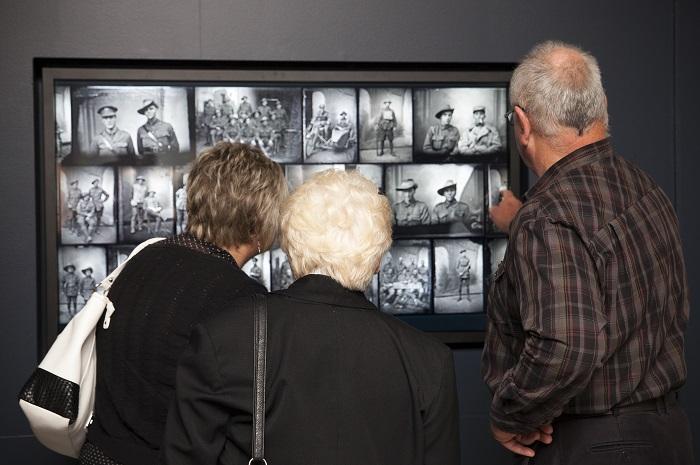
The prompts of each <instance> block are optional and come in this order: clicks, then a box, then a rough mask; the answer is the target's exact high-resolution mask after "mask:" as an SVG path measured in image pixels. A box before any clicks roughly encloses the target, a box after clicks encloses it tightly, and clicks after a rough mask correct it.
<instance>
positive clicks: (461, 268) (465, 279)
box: [456, 250, 472, 300]
mask: <svg viewBox="0 0 700 465" xmlns="http://www.w3.org/2000/svg"><path fill="white" fill-rule="evenodd" d="M456 268H457V275H458V276H459V299H457V300H462V287H463V286H466V288H467V299H469V298H470V297H469V294H471V292H470V291H469V281H470V280H471V268H472V266H471V263H470V262H469V258H467V256H466V250H461V251H460V252H459V258H458V259H457V267H456Z"/></svg>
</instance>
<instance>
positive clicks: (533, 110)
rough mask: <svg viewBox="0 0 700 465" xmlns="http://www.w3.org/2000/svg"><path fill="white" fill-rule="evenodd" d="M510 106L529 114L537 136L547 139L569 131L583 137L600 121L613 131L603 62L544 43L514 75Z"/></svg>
mask: <svg viewBox="0 0 700 465" xmlns="http://www.w3.org/2000/svg"><path fill="white" fill-rule="evenodd" d="M557 52H561V53H557ZM510 101H511V103H512V104H513V105H517V106H519V107H520V108H522V109H523V110H524V111H525V113H526V114H527V115H528V118H529V119H530V122H531V124H532V126H533V130H534V131H535V132H537V133H538V134H541V135H543V136H546V137H553V136H556V135H557V134H558V133H560V132H561V130H562V129H564V128H574V129H576V130H577V131H578V133H579V135H581V134H583V133H584V132H585V131H586V129H588V128H589V127H590V126H591V125H592V124H593V123H594V122H597V121H598V122H601V123H603V125H604V126H605V128H606V129H607V128H608V110H607V102H606V99H605V91H604V90H603V83H602V80H601V77H600V68H599V67H598V62H597V61H596V59H595V58H594V57H593V55H591V54H590V53H588V52H585V51H583V50H581V49H580V48H578V47H576V46H574V45H570V44H567V43H564V42H558V41H547V42H543V43H541V44H538V45H536V46H535V47H534V48H533V49H532V50H531V51H530V52H529V53H528V54H527V55H526V56H525V58H524V59H523V61H522V63H520V65H519V66H518V67H517V68H516V69H515V71H514V72H513V77H512V78H511V81H510Z"/></svg>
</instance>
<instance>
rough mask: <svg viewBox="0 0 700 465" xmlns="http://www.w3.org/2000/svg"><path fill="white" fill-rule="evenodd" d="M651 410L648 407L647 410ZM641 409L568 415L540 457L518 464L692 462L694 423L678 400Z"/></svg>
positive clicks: (559, 421) (687, 464) (539, 452)
mask: <svg viewBox="0 0 700 465" xmlns="http://www.w3.org/2000/svg"><path fill="white" fill-rule="evenodd" d="M644 410H646V411H644ZM644 410H642V411H639V410H636V411H621V412H619V411H615V412H612V413H611V414H609V415H601V416H586V417H584V416H577V415H563V416H562V417H560V418H559V419H557V420H556V421H555V422H554V424H553V427H554V436H553V439H554V440H553V441H552V443H551V444H549V445H544V444H540V443H538V445H537V446H536V447H535V457H533V458H529V459H528V458H523V457H519V458H518V459H517V462H516V463H520V464H529V465H532V464H537V465H554V464H556V465H579V464H581V465H583V464H585V465H616V464H630V465H691V464H693V463H695V462H694V461H693V444H692V437H691V434H690V425H689V423H688V418H687V417H686V415H685V412H684V411H683V409H682V408H681V407H680V406H679V405H678V404H677V403H676V402H672V403H670V405H669V404H668V403H666V402H659V403H658V405H656V406H655V407H652V408H649V409H644Z"/></svg>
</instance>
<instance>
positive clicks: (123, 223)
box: [119, 166, 175, 243]
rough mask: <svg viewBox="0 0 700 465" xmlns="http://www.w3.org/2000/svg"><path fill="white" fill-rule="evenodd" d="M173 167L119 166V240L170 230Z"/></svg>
mask: <svg viewBox="0 0 700 465" xmlns="http://www.w3.org/2000/svg"><path fill="white" fill-rule="evenodd" d="M173 203H174V202H173V169H172V168H170V167H166V166H149V167H133V166H129V167H122V168H120V169H119V205H120V230H119V237H120V242H127V243H140V242H143V241H145V240H146V239H148V238H151V237H164V236H171V235H172V234H173V230H174V228H173V226H174V214H175V211H174V210H175V208H174V205H173Z"/></svg>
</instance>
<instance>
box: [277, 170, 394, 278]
mask: <svg viewBox="0 0 700 465" xmlns="http://www.w3.org/2000/svg"><path fill="white" fill-rule="evenodd" d="M281 228H282V235H281V245H282V249H284V251H285V252H286V253H287V256H288V257H289V261H290V264H291V267H292V272H293V273H294V277H295V278H297V279H298V278H301V277H302V276H306V275H308V274H312V273H314V274H322V275H326V276H329V277H331V278H333V279H334V280H336V281H338V282H339V283H340V284H341V285H343V287H346V288H348V289H353V290H361V291H364V290H365V289H366V288H367V286H368V285H369V282H370V280H371V279H372V275H374V274H375V273H376V272H377V270H378V269H379V262H380V260H381V258H382V256H384V254H385V253H386V251H387V250H389V247H390V246H391V206H390V204H389V201H388V200H387V198H386V197H385V196H383V195H378V192H377V186H376V185H375V184H374V183H373V182H372V181H370V180H369V179H367V178H365V177H364V176H362V175H361V174H359V173H358V172H356V171H334V170H327V171H323V172H321V173H319V174H317V175H316V176H314V177H313V178H311V179H310V180H309V181H308V182H306V183H304V184H303V185H302V186H301V187H299V189H297V190H296V192H294V195H292V196H291V197H290V198H289V199H288V200H287V202H286V203H285V205H284V212H283V214H282V226H281Z"/></svg>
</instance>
